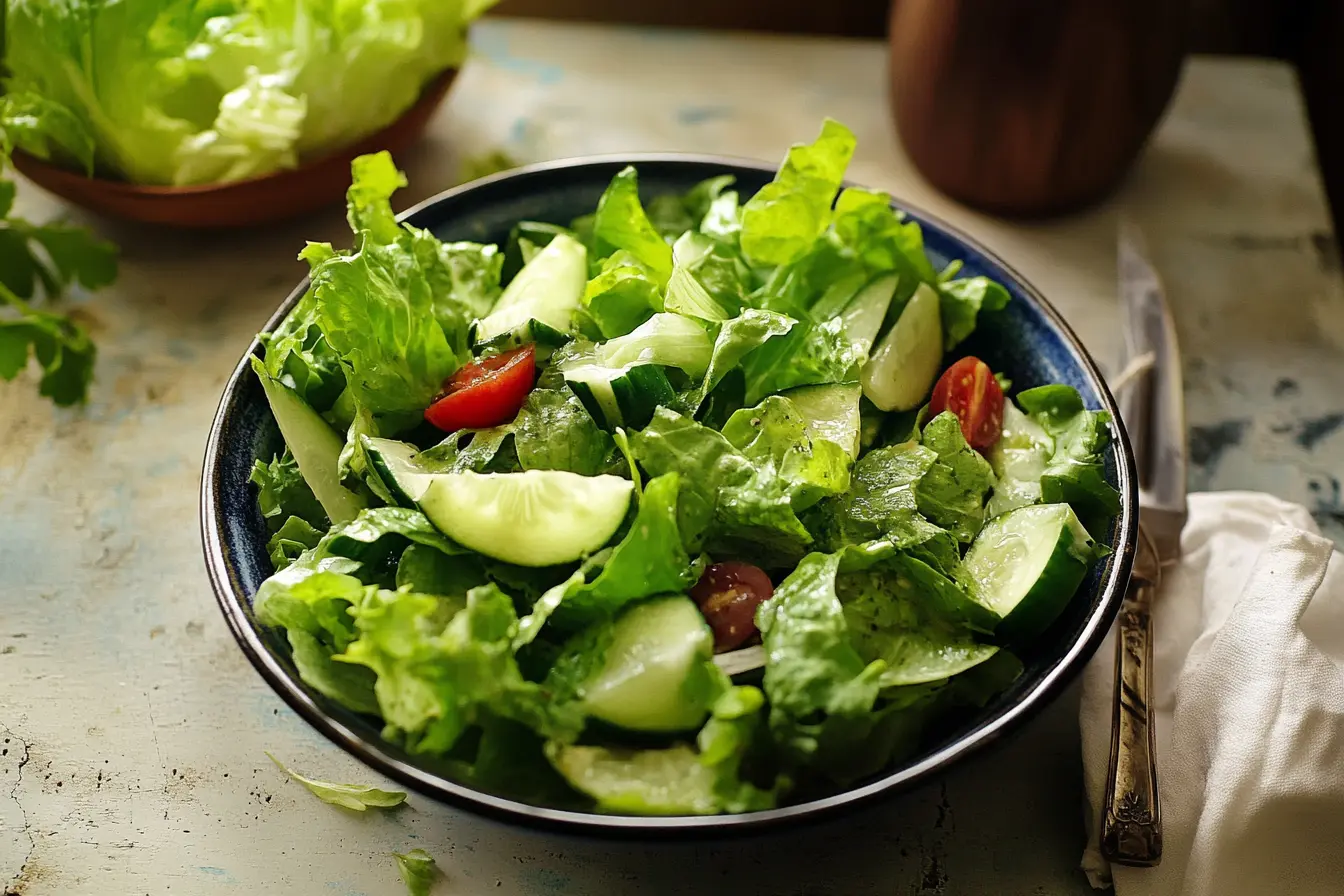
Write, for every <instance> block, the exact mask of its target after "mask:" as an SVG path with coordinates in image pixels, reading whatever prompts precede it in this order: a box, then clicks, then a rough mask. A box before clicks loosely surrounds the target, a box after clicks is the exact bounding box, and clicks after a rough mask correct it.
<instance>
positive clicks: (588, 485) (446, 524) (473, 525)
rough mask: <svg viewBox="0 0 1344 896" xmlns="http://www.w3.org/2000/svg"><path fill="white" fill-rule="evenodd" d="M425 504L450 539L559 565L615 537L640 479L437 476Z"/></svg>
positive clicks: (507, 556)
mask: <svg viewBox="0 0 1344 896" xmlns="http://www.w3.org/2000/svg"><path fill="white" fill-rule="evenodd" d="M427 475H428V476H429V485H428V486H427V487H426V489H425V492H424V494H423V495H422V496H421V498H420V509H421V510H423V511H424V512H425V516H427V517H429V520H430V522H432V523H433V524H434V525H436V526H438V527H439V529H440V530H441V531H442V532H443V533H444V534H445V535H447V536H448V537H449V538H451V539H453V540H454V541H456V542H457V543H458V544H461V545H463V546H465V547H468V548H471V549H472V550H474V551H478V552H480V553H482V554H484V555H486V556H487V557H493V558H495V559H496V560H503V561H504V562H505V563H513V564H516V565H518V566H555V565H556V564H559V563H570V562H572V561H574V560H578V559H580V558H581V557H583V556H584V555H585V554H589V553H591V552H593V551H595V550H597V549H598V548H600V547H602V545H604V544H606V543H607V541H608V540H610V538H611V536H613V535H615V534H616V530H617V529H619V528H620V526H621V523H622V522H623V521H624V520H625V516H626V513H627V512H628V511H629V509H630V494H631V492H632V491H633V490H634V483H633V482H631V481H630V480H629V479H622V478H621V477H619V476H605V475H604V476H580V475H579V474H577V473H570V472H568V471H565V470H527V471H526V472H522V473H433V474H427Z"/></svg>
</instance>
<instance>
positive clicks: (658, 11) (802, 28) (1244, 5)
mask: <svg viewBox="0 0 1344 896" xmlns="http://www.w3.org/2000/svg"><path fill="white" fill-rule="evenodd" d="M895 2H897V3H899V2H900V0H895ZM952 2H956V0H952ZM1182 3H1183V4H1184V5H1185V6H1186V20H1187V31H1188V39H1189V49H1190V51H1191V52H1195V53H1224V54H1232V55H1249V56H1266V57H1271V58H1276V59H1284V60H1287V61H1289V62H1291V63H1292V64H1293V65H1294V66H1295V67H1296V68H1297V71H1298V77H1299V78H1300V79H1301V82H1302V90H1303V93H1304V95H1305V97H1306V102H1307V109H1308V113H1309V115H1310V118H1311V127H1312V131H1313V136H1314V137H1315V140H1316V147H1317V152H1318V154H1319V156H1320V165H1321V171H1322V174H1323V176H1324V179H1325V187H1326V192H1327V194H1328V196H1329V199H1330V206H1331V208H1332V210H1333V213H1334V219H1335V230H1336V232H1340V231H1341V230H1344V228H1342V227H1341V226H1340V224H1341V209H1344V104H1341V103H1340V99H1339V98H1340V96H1341V95H1344V53H1341V48H1344V3H1341V2H1338V0H1174V2H1172V3H1171V5H1173V6H1179V5H1182ZM890 5H891V4H890V2H889V0H841V2H834V3H796V4H789V3H778V2H776V0H679V2H676V3H666V2H661V0H503V2H501V3H500V5H499V6H498V7H497V8H496V10H495V12H496V14H498V15H505V16H510V15H512V16H536V17H541V18H552V19H574V20H587V21H604V22H625V23H630V24H641V25H665V26H673V27H685V28H725V29H741V30H752V31H775V32H800V33H807V34H833V35H843V36H848V37H880V36H882V35H884V34H886V32H887V22H888V14H889V7H890Z"/></svg>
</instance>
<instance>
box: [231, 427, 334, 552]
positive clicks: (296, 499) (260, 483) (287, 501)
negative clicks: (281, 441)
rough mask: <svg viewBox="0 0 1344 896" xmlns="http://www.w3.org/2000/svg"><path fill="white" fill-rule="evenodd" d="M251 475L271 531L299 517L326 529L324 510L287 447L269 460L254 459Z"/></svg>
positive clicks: (315, 526) (314, 525)
mask: <svg viewBox="0 0 1344 896" xmlns="http://www.w3.org/2000/svg"><path fill="white" fill-rule="evenodd" d="M250 478H251V480H252V482H253V483H255V484H256V486H257V503H259V504H260V505H261V515H262V516H264V517H265V518H266V523H267V526H268V527H269V528H270V530H271V531H272V532H274V531H275V530H277V529H279V528H280V527H281V526H282V525H283V524H284V523H285V521H286V520H288V519H289V518H291V517H298V518H299V519H301V520H303V521H304V522H306V523H308V524H309V525H310V526H312V527H313V528H315V529H326V528H327V527H328V526H329V525H331V520H329V519H328V518H327V512H326V511H325V510H323V509H322V505H321V504H320V503H318V500H317V497H316V496H315V495H314V494H313V490H312V489H311V488H310V487H309V486H308V483H307V482H305V481H304V479H303V476H302V474H300V473H299V465H298V464H297V463H296V462H295V460H294V455H292V454H290V452H289V449H288V448H286V449H285V450H284V452H282V453H281V454H278V455H276V456H275V457H274V458H273V459H272V460H271V462H270V463H265V462H263V461H257V462H256V463H255V464H253V465H252V475H251V477H250Z"/></svg>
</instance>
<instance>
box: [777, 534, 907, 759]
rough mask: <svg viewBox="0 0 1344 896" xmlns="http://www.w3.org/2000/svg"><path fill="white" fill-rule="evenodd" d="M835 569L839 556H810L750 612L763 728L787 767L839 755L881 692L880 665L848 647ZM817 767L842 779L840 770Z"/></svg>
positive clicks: (855, 737)
mask: <svg viewBox="0 0 1344 896" xmlns="http://www.w3.org/2000/svg"><path fill="white" fill-rule="evenodd" d="M839 570H840V555H839V554H809V555H808V556H806V557H804V558H803V560H802V562H800V563H799V564H798V566H797V568H796V569H795V570H794V571H793V572H792V573H791V574H789V576H788V577H787V578H786V579H784V581H783V582H781V583H780V584H779V587H777V588H776V589H775V593H774V596H773V597H772V598H771V599H770V600H768V601H766V602H765V603H763V604H761V608H760V610H758V611H757V614H756V624H757V625H758V626H759V627H760V629H761V635H762V639H763V641H764V644H765V650H766V654H767V656H769V657H770V662H769V663H768V664H767V665H766V667H765V679H764V688H765V693H766V695H767V696H768V697H769V699H770V717H769V724H770V730H771V734H772V736H773V737H774V740H775V743H776V745H777V746H778V747H779V749H780V750H781V751H782V754H783V756H782V758H783V759H784V761H785V762H786V763H787V764H788V765H791V766H794V767H808V766H813V767H815V766H817V765H818V763H819V762H821V760H822V757H823V755H824V754H826V753H833V754H838V753H843V752H844V749H843V747H844V746H848V745H852V743H853V741H855V740H861V739H862V738H863V737H864V736H866V734H867V732H866V731H863V730H862V729H863V727H864V725H865V722H866V720H867V719H869V718H870V717H871V715H872V710H873V707H874V705H875V704H876V702H877V699H878V695H879V693H880V691H881V683H880V680H881V677H882V673H883V672H884V671H885V668H886V667H885V664H884V663H883V662H882V661H881V660H874V661H872V662H869V661H865V660H864V658H863V656H862V655H860V653H859V651H858V650H857V649H856V648H855V646H854V644H853V643H852V642H851V639H850V636H849V626H848V623H847V622H846V620H845V614H844V608H843V607H842V606H841V603H840V598H839V596H838V595H837V593H836V588H835V579H836V576H837V574H838V573H839ZM837 741H840V743H836V742H837ZM821 770H822V771H823V773H825V774H829V775H831V776H833V777H834V776H837V775H841V776H843V775H845V774H847V773H846V772H845V770H844V768H843V766H841V767H837V768H822V769H821ZM863 773H864V772H863V770H856V773H855V777H857V776H859V775H862V774H863Z"/></svg>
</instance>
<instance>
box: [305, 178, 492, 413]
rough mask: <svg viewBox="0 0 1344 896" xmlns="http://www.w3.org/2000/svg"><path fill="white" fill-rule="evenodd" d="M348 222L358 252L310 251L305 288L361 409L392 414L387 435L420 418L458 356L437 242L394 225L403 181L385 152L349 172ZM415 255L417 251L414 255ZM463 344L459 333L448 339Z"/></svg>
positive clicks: (311, 248) (324, 248) (314, 248)
mask: <svg viewBox="0 0 1344 896" xmlns="http://www.w3.org/2000/svg"><path fill="white" fill-rule="evenodd" d="M351 168H352V171H353V181H352V183H351V187H350V193H349V199H348V202H349V206H350V214H349V216H350V221H351V225H352V226H353V227H355V228H356V230H357V234H358V238H359V248H358V250H357V251H355V252H354V253H350V254H344V253H335V252H333V251H332V250H331V248H330V246H326V245H322V246H314V245H310V246H309V248H308V249H307V250H305V251H304V253H303V257H304V258H306V259H307V260H308V261H309V263H310V265H311V266H312V273H311V275H310V276H311V281H312V285H311V287H310V290H311V291H312V294H313V296H314V297H315V300H316V314H317V319H318V321H319V326H320V327H321V330H322V333H323V335H324V336H325V337H326V340H327V343H328V344H329V345H330V346H331V348H332V349H333V350H334V351H335V352H336V354H337V355H339V356H340V358H341V364H342V367H343V369H344V371H345V376H346V381H347V383H348V385H349V388H350V391H351V393H352V395H353V397H354V399H355V400H356V402H357V403H358V405H359V406H360V407H363V408H365V409H367V410H368V411H369V412H370V413H372V414H373V415H374V416H375V417H389V418H391V420H392V421H393V424H392V425H391V426H390V427H389V428H388V429H387V431H386V434H389V435H390V434H395V432H396V431H397V430H398V429H400V428H404V427H405V426H406V425H408V424H410V423H413V422H415V421H417V420H418V419H419V415H420V414H421V413H422V412H423V411H424V409H425V407H427V406H428V405H429V403H430V401H431V400H432V399H433V398H434V397H435V395H437V394H438V391H439V388H440V387H441V385H442V383H443V381H444V379H445V378H447V377H448V375H449V374H451V373H452V372H453V371H454V370H456V369H457V367H458V365H459V364H460V363H461V361H462V360H463V358H461V357H460V356H459V355H458V354H457V353H455V351H454V348H453V347H452V346H451V345H450V344H449V340H448V336H447V335H446V334H445V332H444V329H443V327H442V326H441V325H440V322H439V318H438V315H437V313H436V301H435V296H436V287H438V288H441V287H442V286H443V283H444V280H445V278H446V276H447V275H446V274H445V273H444V271H445V265H444V262H443V259H441V258H440V257H439V254H438V252H437V251H434V252H433V253H432V254H430V253H427V252H426V251H425V249H427V248H428V249H436V248H437V241H433V240H432V237H430V238H428V239H427V238H426V237H427V235H426V234H424V233H423V232H417V231H413V230H412V229H404V228H399V227H398V226H397V225H396V223H395V219H394V218H392V217H391V205H390V198H391V195H392V191H393V190H395V189H396V188H397V186H399V185H400V184H401V183H402V182H403V181H402V179H401V177H400V173H399V172H397V170H396V167H395V166H394V165H393V163H392V158H391V156H389V155H388V154H387V153H386V152H382V153H377V154H375V155H372V156H361V157H360V158H358V159H356V160H355V161H354V163H353V164H352V166H351ZM417 250H418V251H417ZM454 335H455V341H456V342H457V343H458V344H459V345H460V346H464V345H465V341H466V340H465V329H463V331H462V332H460V333H457V334H454Z"/></svg>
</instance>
